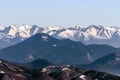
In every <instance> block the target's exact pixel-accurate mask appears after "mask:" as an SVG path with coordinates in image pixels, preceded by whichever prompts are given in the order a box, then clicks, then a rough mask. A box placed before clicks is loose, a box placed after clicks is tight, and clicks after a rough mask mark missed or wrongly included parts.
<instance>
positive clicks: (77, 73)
mask: <svg viewBox="0 0 120 80" xmlns="http://www.w3.org/2000/svg"><path fill="white" fill-rule="evenodd" d="M0 80H120V77H118V76H114V75H111V74H108V73H104V72H97V71H93V70H91V71H86V70H84V69H81V68H77V67H75V66H70V65H62V66H53V65H49V66H47V67H43V68H40V69H37V70H35V69H34V70H28V69H26V68H25V67H24V68H23V67H21V66H19V65H16V64H13V63H11V62H8V61H4V60H0Z"/></svg>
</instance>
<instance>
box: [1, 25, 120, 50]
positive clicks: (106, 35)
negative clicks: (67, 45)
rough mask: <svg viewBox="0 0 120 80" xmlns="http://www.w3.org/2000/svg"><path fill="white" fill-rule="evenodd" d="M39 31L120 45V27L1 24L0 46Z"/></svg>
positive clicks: (90, 42)
mask: <svg viewBox="0 0 120 80" xmlns="http://www.w3.org/2000/svg"><path fill="white" fill-rule="evenodd" d="M37 33H46V34H49V35H51V36H53V37H55V38H57V39H71V40H73V41H80V42H83V43H84V44H107V45H111V46H114V47H120V46H119V45H120V42H119V40H120V28H119V27H104V26H101V25H98V26H97V25H90V26H88V27H83V26H75V27H69V28H65V27H61V26H60V27H59V26H58V27H39V26H37V25H33V26H29V25H25V24H24V25H22V26H16V25H10V26H9V27H4V26H0V44H1V46H0V48H5V47H7V46H10V45H13V44H16V43H18V42H21V41H23V40H25V39H27V38H29V37H31V36H33V35H35V34H37Z"/></svg>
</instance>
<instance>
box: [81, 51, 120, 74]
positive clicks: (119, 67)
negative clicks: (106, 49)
mask: <svg viewBox="0 0 120 80" xmlns="http://www.w3.org/2000/svg"><path fill="white" fill-rule="evenodd" d="M82 66H83V67H84V68H87V69H94V70H99V71H104V72H108V73H111V74H115V75H118V76H120V53H112V54H109V55H106V56H104V57H101V58H99V59H98V60H96V61H94V62H92V63H91V64H88V65H82Z"/></svg>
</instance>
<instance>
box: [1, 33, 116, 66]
mask: <svg viewBox="0 0 120 80" xmlns="http://www.w3.org/2000/svg"><path fill="white" fill-rule="evenodd" d="M117 51H118V49H117V48H114V47H111V46H107V45H84V44H83V43H81V42H75V41H71V40H69V39H62V40H59V39H56V38H53V37H51V36H49V35H48V34H44V33H38V34H36V35H34V36H32V37H30V38H28V39H26V40H25V41H23V42H21V43H19V44H16V45H13V46H10V47H7V48H4V49H2V50H0V58H1V59H5V60H9V61H12V62H19V63H25V62H30V61H33V60H35V59H37V58H41V59H47V60H49V61H50V62H52V63H55V64H56V63H57V64H87V63H91V62H92V61H94V60H97V59H98V58H100V57H103V56H105V55H108V54H110V53H112V52H117Z"/></svg>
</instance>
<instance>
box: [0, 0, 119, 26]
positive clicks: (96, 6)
mask: <svg viewBox="0 0 120 80" xmlns="http://www.w3.org/2000/svg"><path fill="white" fill-rule="evenodd" d="M11 24H16V25H22V24H29V25H32V24H36V25H39V26H70V27H71V26H75V25H83V26H84V25H85V26H88V25H91V24H96V25H105V26H120V0H0V25H5V26H8V25H11Z"/></svg>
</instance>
